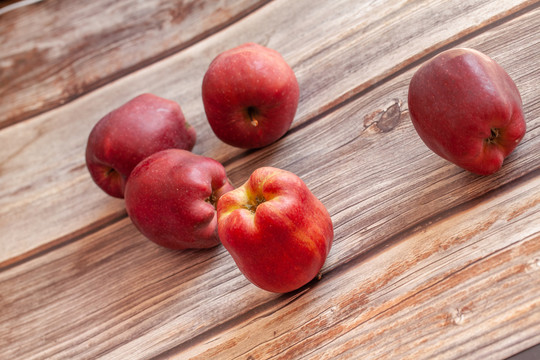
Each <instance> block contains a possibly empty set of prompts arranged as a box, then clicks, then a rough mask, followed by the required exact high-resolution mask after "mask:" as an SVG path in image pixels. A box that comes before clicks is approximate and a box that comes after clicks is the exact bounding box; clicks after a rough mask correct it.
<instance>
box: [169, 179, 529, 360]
mask: <svg viewBox="0 0 540 360" xmlns="http://www.w3.org/2000/svg"><path fill="white" fill-rule="evenodd" d="M539 175H540V172H538V171H537V172H536V174H535V176H534V177H532V178H529V179H527V180H526V181H524V182H523V183H521V182H520V183H519V186H516V185H517V184H512V186H507V187H505V188H503V189H501V190H498V191H496V192H494V193H490V194H488V195H487V196H485V197H483V198H482V199H481V200H479V201H474V202H472V203H470V204H467V205H465V206H462V207H459V209H458V211H455V212H453V213H452V214H450V215H449V216H447V217H445V218H444V219H442V220H440V221H436V222H433V223H427V224H423V225H422V226H419V227H417V228H415V229H412V230H411V231H410V233H409V234H407V235H406V236H403V237H399V238H397V239H394V240H393V241H392V242H391V243H389V244H387V245H385V246H384V247H381V248H378V249H377V250H376V251H373V252H370V253H368V254H366V255H365V256H362V257H360V258H358V259H355V260H354V261H353V262H351V263H350V264H349V265H348V266H346V267H342V268H341V269H338V270H337V271H336V272H335V273H334V272H332V273H330V274H327V275H326V276H324V277H323V279H322V281H320V282H319V283H317V284H314V285H313V287H312V288H311V289H310V291H306V292H304V293H302V295H301V296H299V297H297V298H295V299H294V301H290V302H289V303H288V304H287V306H286V307H285V306H281V304H276V306H275V307H272V308H270V309H265V310H264V311H262V312H258V313H255V314H252V316H249V317H246V318H244V319H242V321H241V322H238V323H237V324H234V326H233V327H231V328H227V329H222V331H220V332H219V333H218V334H216V335H213V336H210V337H208V338H204V339H201V341H199V342H198V343H194V344H186V345H185V346H183V347H181V348H180V349H179V351H178V352H175V351H174V350H171V351H170V352H168V353H167V354H164V355H167V356H166V357H173V355H174V357H176V358H181V359H188V358H189V359H210V358H211V359H237V358H242V359H299V358H316V359H329V358H339V359H358V358H376V359H396V358H398V359H434V358H437V359H464V358H490V359H502V358H505V357H507V356H510V355H512V354H514V353H515V352H518V351H520V350H522V349H523V348H525V347H527V346H532V345H533V344H536V343H537V342H538V341H540V262H539V260H540V193H538V192H537V191H536V189H538V187H539V186H540V176H539ZM456 234H458V235H456ZM285 301H286V300H284V301H283V302H285ZM516 329H519V331H516ZM164 357H165V356H164Z"/></svg>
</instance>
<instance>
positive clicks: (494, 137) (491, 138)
mask: <svg viewBox="0 0 540 360" xmlns="http://www.w3.org/2000/svg"><path fill="white" fill-rule="evenodd" d="M500 133H501V131H500V130H499V129H497V128H491V134H490V136H489V137H488V138H487V139H486V143H487V144H495V143H496V142H497V141H496V140H497V138H499V135H500Z"/></svg>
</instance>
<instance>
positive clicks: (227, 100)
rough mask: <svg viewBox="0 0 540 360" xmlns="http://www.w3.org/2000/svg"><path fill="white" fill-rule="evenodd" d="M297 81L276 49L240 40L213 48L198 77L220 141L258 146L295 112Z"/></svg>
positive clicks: (288, 123)
mask: <svg viewBox="0 0 540 360" xmlns="http://www.w3.org/2000/svg"><path fill="white" fill-rule="evenodd" d="M299 93H300V90H299V86H298V81H297V79H296V76H295V74H294V71H293V70H292V69H291V67H290V66H289V65H288V64H287V63H286V62H285V60H284V59H283V57H282V56H281V54H280V53H278V52H277V51H275V50H273V49H269V48H267V47H264V46H261V45H258V44H255V43H246V44H243V45H240V46H238V47H236V48H233V49H230V50H227V51H225V52H223V53H221V54H219V55H218V56H217V57H216V58H215V59H214V60H213V61H212V62H211V64H210V66H209V67H208V70H207V71H206V73H205V75H204V78H203V83H202V99H203V104H204V110H205V112H206V117H207V119H208V122H209V124H210V127H211V128H212V130H213V131H214V133H215V135H216V136H217V137H218V138H219V139H220V140H222V141H223V142H225V143H227V144H229V145H232V146H235V147H239V148H246V149H253V148H261V147H264V146H266V145H269V144H271V143H273V142H275V141H276V140H278V139H279V138H281V137H282V136H283V135H284V134H285V133H286V132H287V131H288V130H289V128H290V126H291V123H292V121H293V119H294V116H295V114H296V109H297V107H298V99H299Z"/></svg>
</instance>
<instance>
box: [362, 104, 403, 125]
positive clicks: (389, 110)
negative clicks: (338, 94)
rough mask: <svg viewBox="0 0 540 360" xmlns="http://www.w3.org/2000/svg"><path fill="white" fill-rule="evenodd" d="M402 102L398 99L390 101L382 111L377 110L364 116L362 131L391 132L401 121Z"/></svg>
mask: <svg viewBox="0 0 540 360" xmlns="http://www.w3.org/2000/svg"><path fill="white" fill-rule="evenodd" d="M402 105H403V102H402V101H401V100H399V99H392V100H391V101H390V103H389V104H387V105H386V106H385V107H384V108H385V110H382V109H377V110H375V111H373V112H371V113H370V114H367V115H365V116H364V130H371V131H373V132H377V133H379V132H383V133H385V132H389V131H391V130H393V129H394V128H395V127H396V126H397V125H398V124H399V122H400V120H401V112H402V110H401V106H402Z"/></svg>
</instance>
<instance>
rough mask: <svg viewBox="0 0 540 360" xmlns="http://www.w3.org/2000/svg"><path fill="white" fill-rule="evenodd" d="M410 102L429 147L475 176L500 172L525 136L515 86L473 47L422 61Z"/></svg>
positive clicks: (521, 111) (423, 138)
mask: <svg viewBox="0 0 540 360" xmlns="http://www.w3.org/2000/svg"><path fill="white" fill-rule="evenodd" d="M408 102H409V112H410V116H411V120H412V123H413V125H414V127H415V129H416V131H417V132H418V135H419V136H420V138H421V139H422V140H423V141H424V143H425V144H426V145H427V146H428V148H430V149H431V150H432V151H433V152H435V153H436V154H438V155H439V156H441V157H443V158H444V159H446V160H448V161H450V162H452V163H454V164H456V165H458V166H460V167H461V168H463V169H465V170H468V171H470V172H473V173H476V174H479V175H489V174H492V173H494V172H496V171H498V170H499V169H500V168H501V166H502V163H503V160H504V159H505V158H506V157H507V156H508V155H509V154H510V153H511V152H512V151H513V150H514V148H515V147H516V146H517V145H518V143H519V142H520V141H521V139H522V138H523V136H524V134H525V127H526V126H525V120H524V118H523V109H522V103H521V96H520V94H519V91H518V89H517V87H516V85H515V84H514V82H513V81H512V79H511V78H510V76H509V75H508V74H507V73H506V71H505V70H504V69H503V68H502V67H501V66H500V65H499V64H497V63H496V62H495V61H494V60H492V59H491V58H489V57H488V56H486V55H484V54H482V53H481V52H479V51H477V50H474V49H468V48H455V49H450V50H447V51H444V52H442V53H440V54H438V55H437V56H435V57H434V58H433V59H431V60H430V61H428V62H426V63H424V64H423V65H422V66H421V67H420V68H419V69H418V71H416V73H415V74H414V75H413V77H412V79H411V82H410V85H409V94H408Z"/></svg>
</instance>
